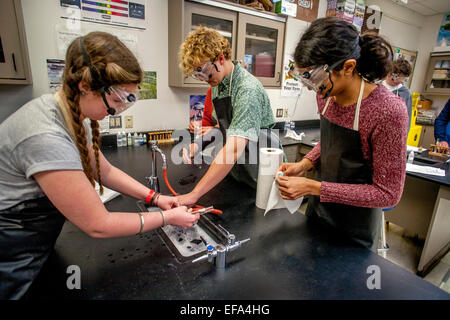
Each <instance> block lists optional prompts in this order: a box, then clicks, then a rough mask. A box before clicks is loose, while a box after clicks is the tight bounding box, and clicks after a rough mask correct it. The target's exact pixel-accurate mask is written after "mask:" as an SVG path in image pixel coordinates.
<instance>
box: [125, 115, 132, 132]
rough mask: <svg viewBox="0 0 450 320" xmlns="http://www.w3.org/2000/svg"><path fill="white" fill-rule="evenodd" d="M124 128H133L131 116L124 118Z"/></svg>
mask: <svg viewBox="0 0 450 320" xmlns="http://www.w3.org/2000/svg"><path fill="white" fill-rule="evenodd" d="M125 128H127V129H131V128H133V116H125Z"/></svg>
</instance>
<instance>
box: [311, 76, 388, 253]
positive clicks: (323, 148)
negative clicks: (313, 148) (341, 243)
mask: <svg viewBox="0 0 450 320" xmlns="http://www.w3.org/2000/svg"><path fill="white" fill-rule="evenodd" d="M363 91H364V81H362V82H361V88H360V94H359V98H358V103H357V107H356V112H355V120H354V124H353V130H352V129H348V128H345V127H341V126H339V125H336V124H334V123H332V122H330V121H329V120H328V119H327V118H325V116H324V115H325V111H326V109H327V107H328V103H329V102H330V98H328V100H327V103H326V105H325V108H324V110H323V112H322V115H321V118H320V159H319V163H318V165H317V170H316V180H318V181H326V182H335V183H346V184H372V176H373V169H372V166H371V164H370V163H369V162H368V161H367V160H365V159H364V157H363V152H362V144H361V136H360V134H359V132H358V125H359V124H358V123H359V109H360V105H361V100H362V93H363ZM381 214H382V213H381V209H380V208H364V207H355V206H351V205H345V204H340V203H331V202H320V197H318V196H309V198H308V207H307V209H306V215H307V216H309V217H314V218H317V219H318V220H320V221H322V222H325V223H327V224H329V225H331V226H333V227H334V228H336V229H338V230H339V231H341V232H343V233H344V234H346V235H347V236H349V237H350V238H352V239H353V240H355V241H356V242H358V243H360V244H361V245H363V246H365V247H367V248H369V249H370V250H372V251H374V252H375V251H376V249H377V246H378V239H379V233H380V223H381Z"/></svg>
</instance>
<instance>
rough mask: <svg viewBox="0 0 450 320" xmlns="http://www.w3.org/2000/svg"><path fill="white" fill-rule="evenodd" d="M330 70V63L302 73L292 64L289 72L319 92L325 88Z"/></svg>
mask: <svg viewBox="0 0 450 320" xmlns="http://www.w3.org/2000/svg"><path fill="white" fill-rule="evenodd" d="M328 70H329V68H328V65H324V66H320V67H317V68H314V69H312V70H310V71H305V72H303V73H301V72H300V71H299V70H298V69H297V68H295V66H294V65H291V67H290V69H289V73H288V74H289V75H290V76H291V77H293V78H294V79H295V80H297V81H300V82H301V83H302V84H303V85H304V86H306V87H307V88H309V89H312V90H314V91H316V92H318V91H320V90H323V89H324V82H325V80H326V79H327V78H328V77H329V71H328Z"/></svg>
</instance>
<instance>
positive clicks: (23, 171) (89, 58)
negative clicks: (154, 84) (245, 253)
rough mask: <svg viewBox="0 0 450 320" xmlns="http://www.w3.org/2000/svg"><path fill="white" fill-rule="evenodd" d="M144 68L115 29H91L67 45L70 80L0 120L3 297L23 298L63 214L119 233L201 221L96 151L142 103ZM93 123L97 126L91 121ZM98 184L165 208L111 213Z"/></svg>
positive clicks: (97, 231) (92, 229)
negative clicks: (104, 125)
mask: <svg viewBox="0 0 450 320" xmlns="http://www.w3.org/2000/svg"><path fill="white" fill-rule="evenodd" d="M141 81H142V70H141V68H140V66H139V63H138V61H137V59H136V58H135V56H134V55H133V54H132V53H131V51H130V50H129V49H128V48H127V47H126V46H125V45H124V44H123V43H122V42H121V41H120V40H119V39H118V38H117V37H115V36H113V35H110V34H108V33H104V32H91V33H89V34H88V35H86V36H84V37H79V38H77V39H75V40H74V41H73V42H72V43H71V44H70V46H69V48H68V49H67V54H66V66H65V70H64V75H63V87H62V89H61V90H60V91H58V92H57V93H56V94H54V95H51V94H44V95H42V96H41V97H38V98H36V99H34V100H32V101H30V102H28V103H27V104H25V105H24V106H22V107H21V108H20V109H18V110H17V111H16V112H15V113H14V114H12V115H11V116H10V117H9V118H8V119H6V120H5V121H4V122H3V123H1V124H0V135H1V136H2V137H3V138H2V140H1V142H0V279H2V280H1V281H0V299H20V298H22V297H23V296H24V294H25V293H26V292H27V290H28V289H29V287H30V285H31V284H32V282H33V280H34V279H35V278H36V276H37V275H38V273H39V271H40V270H41V268H42V265H43V264H44V262H45V261H46V260H47V258H48V256H49V254H50V252H51V250H52V249H53V246H54V244H55V241H56V238H57V237H58V235H59V233H60V231H61V229H62V226H63V224H64V221H65V219H66V218H67V219H68V220H69V221H71V222H72V223H73V224H75V225H76V226H77V227H79V228H80V229H81V230H83V231H84V232H86V233H87V234H88V235H89V236H91V237H94V238H112V237H122V236H131V235H135V234H137V233H142V232H146V231H148V230H151V229H154V228H157V227H160V226H163V225H166V224H171V225H175V226H180V227H183V228H188V227H191V226H192V225H193V224H195V223H196V221H197V220H198V219H199V215H198V214H192V213H191V212H190V210H188V209H187V208H186V207H185V206H179V203H178V200H177V199H175V198H173V197H168V196H163V195H160V194H158V193H155V192H154V191H153V190H150V189H149V188H147V187H146V186H144V185H142V184H141V183H139V182H138V181H136V180H134V179H133V178H132V177H130V176H129V175H127V174H126V173H124V172H123V171H121V170H120V169H118V168H116V167H114V166H112V165H111V164H110V163H109V162H108V161H107V160H106V159H105V157H104V156H103V154H102V152H101V151H100V149H99V140H100V134H99V125H98V122H97V121H98V120H102V119H103V118H105V117H106V116H107V115H108V114H119V113H120V112H123V111H124V110H126V109H127V108H129V107H130V106H131V105H132V104H133V103H134V102H135V101H136V100H137V89H138V85H139V84H140V82H141ZM89 123H90V125H89ZM95 181H97V182H98V183H99V185H100V189H101V191H102V190H103V185H104V186H106V187H108V188H111V189H113V190H116V191H118V192H120V193H122V194H125V195H128V196H130V197H133V198H136V199H139V200H146V201H147V202H150V203H152V204H153V205H156V206H158V207H160V208H161V209H162V211H157V212H148V213H144V214H141V213H138V214H136V213H134V214H130V213H128V212H108V210H107V209H106V208H105V206H104V205H103V203H102V201H101V199H100V198H99V196H98V194H97V192H96V191H95V188H94V184H95Z"/></svg>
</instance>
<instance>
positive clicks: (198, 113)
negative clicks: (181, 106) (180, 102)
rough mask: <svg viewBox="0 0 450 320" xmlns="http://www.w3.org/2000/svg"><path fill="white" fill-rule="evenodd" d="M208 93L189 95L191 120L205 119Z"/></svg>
mask: <svg viewBox="0 0 450 320" xmlns="http://www.w3.org/2000/svg"><path fill="white" fill-rule="evenodd" d="M205 99H206V95H190V96H189V105H190V113H189V121H201V120H202V119H203V110H204V109H205Z"/></svg>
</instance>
